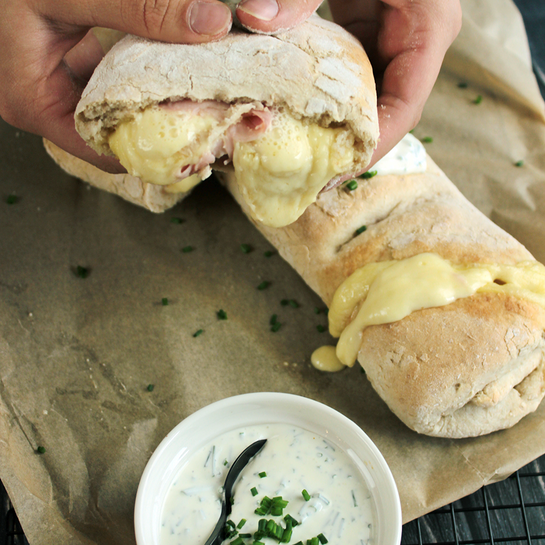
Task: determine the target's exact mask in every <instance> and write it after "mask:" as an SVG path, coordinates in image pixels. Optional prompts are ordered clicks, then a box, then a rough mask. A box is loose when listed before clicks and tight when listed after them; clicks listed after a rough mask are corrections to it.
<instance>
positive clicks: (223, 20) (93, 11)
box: [0, 0, 320, 172]
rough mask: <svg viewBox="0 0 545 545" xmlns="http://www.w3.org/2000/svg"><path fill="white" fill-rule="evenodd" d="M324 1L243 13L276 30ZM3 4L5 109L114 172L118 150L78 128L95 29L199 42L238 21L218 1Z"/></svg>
mask: <svg viewBox="0 0 545 545" xmlns="http://www.w3.org/2000/svg"><path fill="white" fill-rule="evenodd" d="M260 3H261V4H263V5H262V6H261V9H260V8H259V4H260ZM319 4H320V0H278V3H277V2H276V1H275V0H260V2H258V0H245V1H243V2H242V3H241V5H240V6H239V8H238V10H237V15H238V16H239V19H240V21H241V22H242V24H244V25H246V26H248V27H249V28H252V29H255V30H258V31H260V32H275V31H276V30H280V29H283V28H287V27H290V26H294V25H295V24H297V23H299V22H300V21H302V20H304V19H306V18H307V17H308V16H310V14H311V13H312V12H313V11H314V10H315V9H316V8H317V7H318V5H319ZM0 10H1V13H2V19H1V20H0V50H1V51H2V55H0V116H1V117H2V118H3V119H4V120H5V121H6V122H8V123H10V124H12V125H14V126H16V127H18V128H20V129H23V130H25V131H28V132H33V133H35V134H38V135H40V136H44V137H46V138H47V139H49V140H51V141H52V142H53V143H55V144H57V145H58V146H59V147H61V148H63V149H64V150H66V151H68V152H69V153H71V154H73V155H75V156H77V157H80V158H82V159H84V160H86V161H88V162H90V163H92V164H94V165H96V166H98V167H99V168H102V169H103V170H106V171H109V172H124V169H123V168H122V167H121V165H120V164H119V163H118V161H117V160H115V159H114V158H113V157H105V156H99V155H97V154H96V153H95V152H94V151H93V150H92V149H91V148H89V147H88V146H87V145H86V144H85V142H84V141H83V140H82V139H81V137H80V136H79V135H78V134H77V132H76V130H75V127H74V110H75V108H76V105H77V103H78V101H79V98H80V96H81V91H82V90H83V88H84V86H85V84H86V82H87V81H88V79H89V77H90V76H91V74H92V72H93V70H94V68H95V67H96V65H97V64H98V63H99V61H100V59H101V58H102V56H103V51H102V48H101V47H100V44H99V43H98V41H97V39H96V38H95V36H94V35H93V34H92V33H91V32H90V31H89V30H90V28H91V27H94V26H100V27H107V28H112V29H115V30H120V31H123V32H128V33H131V34H137V35H139V36H143V37H148V38H152V39H157V40H163V41H168V42H174V43H199V42H206V41H210V40H216V39H219V38H221V37H222V36H224V35H225V34H227V32H229V29H230V28H231V23H232V18H231V12H230V10H229V8H228V7H227V6H226V5H225V4H223V3H221V2H219V1H218V0H0Z"/></svg>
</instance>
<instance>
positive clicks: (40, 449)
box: [36, 446, 45, 454]
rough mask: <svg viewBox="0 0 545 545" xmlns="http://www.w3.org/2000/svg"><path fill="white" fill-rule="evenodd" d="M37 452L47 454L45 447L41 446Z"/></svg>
mask: <svg viewBox="0 0 545 545" xmlns="http://www.w3.org/2000/svg"><path fill="white" fill-rule="evenodd" d="M36 452H37V453H38V454H45V447H42V446H39V447H38V448H37V449H36Z"/></svg>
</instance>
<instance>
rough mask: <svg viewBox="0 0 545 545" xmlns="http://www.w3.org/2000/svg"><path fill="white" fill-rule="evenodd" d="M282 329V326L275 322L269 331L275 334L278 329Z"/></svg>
mask: <svg viewBox="0 0 545 545" xmlns="http://www.w3.org/2000/svg"><path fill="white" fill-rule="evenodd" d="M281 327H282V324H281V323H280V322H275V323H274V324H273V325H272V326H271V331H272V332H273V333H276V332H277V331H278V330H279V329H280V328H281Z"/></svg>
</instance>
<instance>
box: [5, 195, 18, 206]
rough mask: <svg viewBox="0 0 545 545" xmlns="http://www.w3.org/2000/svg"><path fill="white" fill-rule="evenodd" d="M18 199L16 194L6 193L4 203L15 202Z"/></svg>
mask: <svg viewBox="0 0 545 545" xmlns="http://www.w3.org/2000/svg"><path fill="white" fill-rule="evenodd" d="M18 200H19V199H18V198H17V195H8V196H7V197H6V203H7V204H15V203H16V202H17V201H18Z"/></svg>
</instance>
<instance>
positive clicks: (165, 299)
mask: <svg viewBox="0 0 545 545" xmlns="http://www.w3.org/2000/svg"><path fill="white" fill-rule="evenodd" d="M161 304H162V305H163V306H164V307H166V306H167V305H168V298H167V297H163V298H162V299H161Z"/></svg>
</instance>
